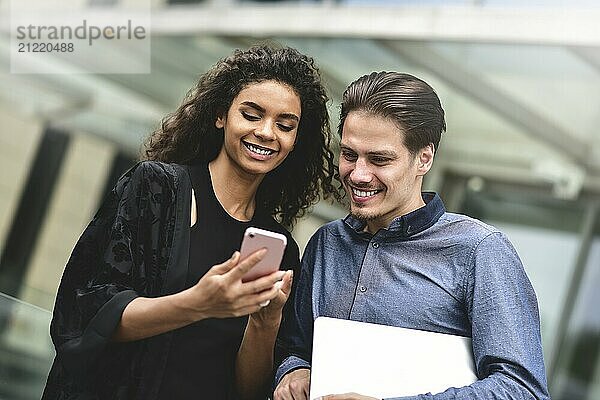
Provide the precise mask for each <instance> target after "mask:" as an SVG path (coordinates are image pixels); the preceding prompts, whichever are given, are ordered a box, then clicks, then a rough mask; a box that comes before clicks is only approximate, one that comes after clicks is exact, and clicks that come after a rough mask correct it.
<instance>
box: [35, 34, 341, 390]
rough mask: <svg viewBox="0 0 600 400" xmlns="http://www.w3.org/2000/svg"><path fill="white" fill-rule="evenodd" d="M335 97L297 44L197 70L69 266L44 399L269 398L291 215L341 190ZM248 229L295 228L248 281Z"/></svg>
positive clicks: (290, 255)
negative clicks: (272, 260) (243, 247)
mask: <svg viewBox="0 0 600 400" xmlns="http://www.w3.org/2000/svg"><path fill="white" fill-rule="evenodd" d="M326 102H327V95H326V93H325V90H324V88H323V86H322V84H321V80H320V76H319V72H318V69H317V68H316V66H315V65H314V61H313V60H312V59H311V58H310V57H307V56H305V55H303V54H300V53H299V52H298V51H296V50H294V49H291V48H280V49H275V48H271V47H267V46H261V47H253V48H251V49H249V50H247V51H240V50H237V51H235V52H234V53H233V55H231V56H230V57H227V58H224V59H222V60H220V61H219V62H218V63H217V64H216V65H215V66H213V68H211V69H210V70H209V71H208V72H207V73H205V74H204V75H202V77H201V78H200V80H199V82H198V83H197V85H196V86H195V87H194V88H192V90H190V92H189V93H188V95H187V97H186V99H185V101H184V102H183V104H182V105H181V106H180V107H179V108H178V109H177V110H176V111H175V113H173V114H171V115H169V116H167V117H166V118H165V119H164V120H163V122H162V124H161V126H160V128H159V129H157V130H156V131H155V132H153V133H152V135H151V136H150V138H149V140H148V141H147V143H146V149H145V152H144V157H143V158H144V161H142V162H140V163H138V164H137V165H136V166H134V167H133V168H132V169H130V170H129V171H128V172H127V173H125V175H123V176H122V177H121V179H120V180H119V182H118V183H117V185H116V187H115V188H114V189H113V191H112V192H111V194H110V196H109V198H108V199H107V200H106V201H105V203H104V204H103V205H102V207H101V208H100V210H99V212H98V213H97V214H96V216H95V217H94V219H93V220H92V222H91V223H90V225H89V226H88V227H87V229H86V230H85V232H84V233H83V235H82V237H81V238H80V239H79V242H78V243H77V245H76V246H75V248H74V250H73V253H72V255H71V258H70V260H69V262H68V263H67V266H66V268H65V272H64V274H63V278H62V281H61V284H60V287H59V291H58V295H57V298H56V305H55V308H54V316H53V320H52V325H51V334H52V339H53V341H54V344H55V347H56V351H57V356H56V359H55V361H54V364H53V367H52V370H51V371H50V375H49V377H48V382H47V385H46V389H45V392H44V397H43V399H98V400H100V399H144V400H152V399H184V398H185V399H187V398H191V397H197V398H206V399H229V398H237V397H240V398H260V397H261V396H264V393H265V391H266V388H267V387H268V383H269V381H270V378H271V373H272V363H273V348H274V345H275V338H276V335H277V331H278V329H279V325H280V323H281V319H282V315H284V314H285V312H284V311H283V309H284V304H285V303H286V300H287V298H288V297H289V295H290V293H291V292H292V290H291V286H292V271H293V270H294V269H296V268H297V267H298V265H299V251H298V246H297V244H296V243H295V241H294V240H293V239H292V237H291V235H290V234H289V232H288V231H287V230H286V229H285V228H284V226H288V227H290V226H292V224H293V223H294V221H295V219H296V218H298V217H299V216H301V215H302V214H303V213H304V212H305V210H306V209H307V208H308V207H310V206H311V205H312V204H313V203H315V202H316V201H317V200H318V199H319V197H320V192H321V191H322V192H323V193H337V191H336V189H335V188H334V187H333V183H332V182H333V178H334V176H335V165H334V162H333V155H332V153H331V151H330V150H329V142H330V139H331V134H330V128H329V120H328V113H327V108H326ZM249 226H254V227H259V228H263V229H268V230H271V231H276V232H280V233H282V234H285V235H286V236H287V239H288V246H287V248H286V251H285V254H284V258H283V262H282V266H281V267H282V269H284V270H285V269H287V270H288V271H278V272H275V273H272V274H270V275H267V276H264V277H261V278H258V279H256V280H253V281H250V282H243V280H242V277H243V275H244V274H245V273H246V272H247V271H249V270H250V269H251V268H252V267H253V266H254V265H255V264H256V263H257V262H258V261H259V260H260V259H261V258H262V257H263V256H264V254H265V250H261V251H258V252H255V253H254V254H252V255H250V256H249V257H247V258H245V259H244V260H240V255H239V252H237V251H236V250H237V249H239V246H240V243H241V239H242V236H243V233H244V231H245V229H246V228H247V227H249Z"/></svg>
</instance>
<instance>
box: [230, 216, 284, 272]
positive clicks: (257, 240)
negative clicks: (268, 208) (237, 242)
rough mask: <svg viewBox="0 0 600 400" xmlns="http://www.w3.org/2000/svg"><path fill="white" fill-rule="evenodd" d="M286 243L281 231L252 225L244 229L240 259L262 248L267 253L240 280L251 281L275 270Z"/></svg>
mask: <svg viewBox="0 0 600 400" xmlns="http://www.w3.org/2000/svg"><path fill="white" fill-rule="evenodd" d="M286 245H287V238H286V237H285V235H282V234H281V233H276V232H271V231H267V230H265V229H259V228H253V227H250V228H248V229H246V232H245V233H244V239H243V240H242V248H241V249H240V260H243V259H244V258H246V257H248V256H249V255H250V254H252V253H254V252H255V251H257V250H260V249H262V248H266V249H267V254H265V256H264V257H263V259H262V260H260V261H259V262H258V264H256V265H255V266H254V267H252V269H251V270H250V271H248V272H247V273H246V275H244V276H243V277H242V282H249V281H253V280H254V279H257V278H260V277H261V276H265V275H269V274H270V273H272V272H275V271H277V270H278V269H279V266H280V264H281V260H282V259H283V251H284V250H285V246H286Z"/></svg>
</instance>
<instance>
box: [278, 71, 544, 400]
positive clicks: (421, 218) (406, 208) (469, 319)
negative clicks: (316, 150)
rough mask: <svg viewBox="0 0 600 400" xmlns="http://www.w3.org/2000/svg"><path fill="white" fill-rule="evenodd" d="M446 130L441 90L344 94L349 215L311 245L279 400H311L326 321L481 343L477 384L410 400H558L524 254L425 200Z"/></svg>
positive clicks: (381, 87) (379, 88)
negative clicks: (316, 336) (317, 328)
mask: <svg viewBox="0 0 600 400" xmlns="http://www.w3.org/2000/svg"><path fill="white" fill-rule="evenodd" d="M445 128H446V124H445V121H444V111H443V109H442V107H441V104H440V101H439V98H438V97H437V95H436V93H435V92H434V91H433V89H432V88H431V87H430V86H429V85H428V84H427V83H425V82H423V81H422V80H420V79H417V78H415V77H413V76H411V75H407V74H400V73H395V72H390V73H385V72H381V73H372V74H370V75H366V76H363V77H361V78H360V79H358V80H357V81H355V82H353V83H352V84H350V86H349V87H348V89H347V90H346V92H345V93H344V98H343V103H342V110H341V118H340V126H339V129H338V130H339V133H340V136H341V155H340V161H339V164H340V165H339V169H340V178H341V180H342V182H343V185H344V188H345V190H346V192H347V194H348V197H349V201H350V215H349V216H347V217H346V218H344V219H343V220H337V221H333V222H331V223H329V224H327V225H325V226H323V227H321V228H320V229H319V230H318V231H317V233H315V235H314V236H313V237H312V238H311V240H310V242H309V243H308V245H307V248H306V251H305V254H304V257H303V260H302V272H301V274H300V277H299V281H298V286H297V290H296V295H295V304H294V307H290V310H291V313H290V314H289V315H288V316H287V317H286V319H285V321H284V324H283V326H282V331H281V333H280V338H279V349H280V350H281V351H282V353H283V356H282V357H280V358H281V359H280V360H278V361H279V362H280V364H279V368H278V369H277V372H276V377H275V378H276V382H275V383H276V385H277V386H276V390H275V393H274V398H275V400H288V399H294V400H298V399H306V398H307V397H308V390H309V380H310V361H311V353H312V336H313V321H314V319H315V318H317V317H319V316H328V317H335V318H345V319H350V320H355V321H363V322H371V323H377V324H384V325H393V326H399V327H404V328H413V329H421V330H428V331H433V332H441V333H448V334H454V335H461V336H467V337H472V344H473V354H474V361H475V367H476V371H477V376H478V378H479V380H478V381H476V382H475V383H473V384H471V385H469V386H465V387H460V388H449V389H448V390H446V391H445V392H443V393H438V394H431V393H428V394H423V395H419V396H413V397H406V399H435V400H446V399H548V398H549V395H548V390H547V385H546V375H545V369H544V361H543V355H542V345H541V338H540V326H539V313H538V308H537V300H536V297H535V293H534V291H533V288H532V286H531V283H530V282H529V279H528V278H527V275H526V274H525V271H524V270H523V266H522V264H521V261H520V259H519V256H518V255H517V253H516V251H515V249H514V248H513V246H512V245H511V244H510V242H509V241H508V239H507V238H506V237H505V236H504V235H503V234H502V233H501V232H500V231H498V230H497V229H496V228H494V227H492V226H489V225H486V224H484V223H483V222H481V221H478V220H475V219H472V218H469V217H466V216H464V215H458V214H452V213H448V212H446V211H445V209H444V205H443V203H442V200H441V199H440V198H439V196H438V195H437V194H435V193H422V192H421V186H422V181H423V176H424V175H425V174H426V173H427V172H428V171H429V169H430V168H431V165H432V163H433V158H434V154H435V152H436V150H437V149H438V145H439V141H440V137H441V134H442V132H443V131H445ZM340 334H343V332H340ZM348 350H349V351H351V349H348ZM399 362H403V363H407V362H410V360H399ZM356 368H361V366H360V365H357V366H356ZM327 398H328V399H329V398H331V399H370V397H366V396H363V395H360V394H355V393H348V394H341V395H335V396H327Z"/></svg>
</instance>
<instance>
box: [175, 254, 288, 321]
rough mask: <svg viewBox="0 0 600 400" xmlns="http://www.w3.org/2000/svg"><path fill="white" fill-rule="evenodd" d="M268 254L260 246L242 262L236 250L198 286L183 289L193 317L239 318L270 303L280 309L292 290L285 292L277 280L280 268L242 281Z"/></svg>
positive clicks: (279, 275)
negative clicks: (253, 278)
mask: <svg viewBox="0 0 600 400" xmlns="http://www.w3.org/2000/svg"><path fill="white" fill-rule="evenodd" d="M265 253H266V250H265V249H261V250H258V251H256V252H254V253H252V254H251V255H250V256H248V257H246V258H245V259H244V260H243V261H240V253H239V252H237V251H236V252H235V253H233V255H232V256H231V258H230V259H229V260H227V261H225V262H223V263H221V264H217V265H215V266H213V267H212V268H211V269H210V270H209V271H208V272H207V273H206V274H205V275H204V276H203V277H202V278H201V279H200V280H199V281H198V283H197V284H196V285H194V286H192V287H191V288H189V289H187V290H186V291H184V292H182V293H181V295H182V300H183V301H184V303H185V306H186V307H187V308H188V309H189V310H190V311H191V313H192V314H193V316H194V318H193V319H194V320H200V319H204V318H227V317H239V316H242V315H247V314H252V313H255V312H257V311H259V310H261V309H262V308H263V307H262V306H261V304H268V303H270V302H272V303H273V305H274V306H275V307H279V311H280V310H281V307H283V305H279V304H283V303H285V300H286V299H287V296H288V295H289V289H288V293H287V294H283V295H282V288H283V287H280V286H279V285H275V283H276V282H277V281H279V280H281V278H282V277H283V276H284V274H285V272H283V271H277V272H274V273H272V274H270V275H267V276H264V277H261V278H258V279H256V280H253V281H250V282H245V283H244V282H242V277H243V276H244V275H245V274H246V272H248V271H250V269H252V267H254V266H255V265H256V264H257V263H258V262H259V261H260V260H262V258H263V257H264V255H265ZM280 298H281V300H280ZM281 302H283V303H281ZM269 306H270V304H269ZM267 314H268V313H267Z"/></svg>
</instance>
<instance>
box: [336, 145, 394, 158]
mask: <svg viewBox="0 0 600 400" xmlns="http://www.w3.org/2000/svg"><path fill="white" fill-rule="evenodd" d="M340 150H346V151H351V152H354V153H355V151H354V150H353V149H352V148H351V147H348V146H346V145H343V144H341V145H340ZM367 155H369V156H371V157H372V156H376V157H388V158H396V157H397V154H396V152H394V151H391V150H379V151H370V152H368V153H367Z"/></svg>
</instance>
